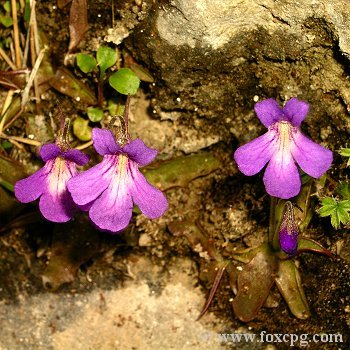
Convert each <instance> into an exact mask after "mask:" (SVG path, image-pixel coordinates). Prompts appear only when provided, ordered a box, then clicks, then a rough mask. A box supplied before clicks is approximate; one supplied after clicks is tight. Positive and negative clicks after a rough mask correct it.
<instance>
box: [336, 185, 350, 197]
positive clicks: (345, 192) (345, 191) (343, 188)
mask: <svg viewBox="0 0 350 350" xmlns="http://www.w3.org/2000/svg"><path fill="white" fill-rule="evenodd" d="M337 193H339V194H340V195H341V196H342V197H343V198H344V199H350V190H349V185H348V183H347V182H345V181H342V182H340V183H339V186H338V188H337Z"/></svg>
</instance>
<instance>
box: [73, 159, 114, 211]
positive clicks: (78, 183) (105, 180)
mask: <svg viewBox="0 0 350 350" xmlns="http://www.w3.org/2000/svg"><path fill="white" fill-rule="evenodd" d="M117 157H118V156H110V155H106V156H104V157H103V160H102V162H101V163H99V164H97V165H95V166H93V167H92V168H90V169H88V170H86V171H84V172H82V173H80V174H78V175H76V176H74V177H73V178H71V179H70V180H69V181H68V190H69V192H70V193H71V195H72V198H73V200H74V202H75V203H76V204H78V205H83V206H85V205H87V204H88V203H90V202H92V201H93V200H95V199H96V198H97V197H98V196H99V195H100V194H101V193H102V192H103V191H104V190H105V189H106V188H107V187H108V185H109V183H110V182H111V180H112V174H113V172H114V171H115V169H116V164H117Z"/></svg>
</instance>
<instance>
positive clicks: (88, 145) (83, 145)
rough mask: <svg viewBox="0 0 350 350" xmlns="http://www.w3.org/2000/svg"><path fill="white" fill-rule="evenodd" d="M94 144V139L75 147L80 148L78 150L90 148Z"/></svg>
mask: <svg viewBox="0 0 350 350" xmlns="http://www.w3.org/2000/svg"><path fill="white" fill-rule="evenodd" d="M91 145H92V141H89V142H86V143H83V144H82V145H79V146H77V147H75V149H78V150H80V151H81V150H83V149H85V148H88V147H90V146H91Z"/></svg>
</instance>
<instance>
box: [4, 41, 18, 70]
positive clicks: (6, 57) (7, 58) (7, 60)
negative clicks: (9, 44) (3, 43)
mask: <svg viewBox="0 0 350 350" xmlns="http://www.w3.org/2000/svg"><path fill="white" fill-rule="evenodd" d="M0 56H1V57H2V58H3V59H4V61H6V63H7V64H8V65H9V66H10V68H11V69H12V70H16V69H17V67H16V65H15V64H14V63H13V62H12V61H11V59H10V57H9V56H7V55H6V53H5V51H4V50H3V49H2V48H1V47H0Z"/></svg>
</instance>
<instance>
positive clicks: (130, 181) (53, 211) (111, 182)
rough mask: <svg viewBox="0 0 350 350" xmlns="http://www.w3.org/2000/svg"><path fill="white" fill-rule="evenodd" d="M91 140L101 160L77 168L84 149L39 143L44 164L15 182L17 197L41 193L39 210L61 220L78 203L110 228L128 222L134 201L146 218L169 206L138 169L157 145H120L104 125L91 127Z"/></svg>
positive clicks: (113, 229)
mask: <svg viewBox="0 0 350 350" xmlns="http://www.w3.org/2000/svg"><path fill="white" fill-rule="evenodd" d="M92 140H93V144H94V147H95V149H96V151H97V152H98V153H99V154H100V155H102V156H103V160H102V162H101V163H99V164H98V165H96V166H94V167H92V168H91V169H89V170H87V171H85V172H82V173H80V174H78V171H77V169H76V165H85V164H86V163H87V162H88V161H89V157H88V156H87V155H85V154H84V153H82V152H80V151H78V150H76V149H69V150H67V151H65V150H62V149H61V148H60V147H59V145H57V144H46V145H44V146H42V148H41V150H40V155H41V158H42V160H43V161H44V162H46V164H45V166H44V167H43V168H41V169H40V170H39V171H37V172H36V173H34V174H33V175H31V176H29V177H28V178H26V179H23V180H20V181H18V182H17V183H16V185H15V195H16V197H17V199H18V200H19V201H20V202H22V203H28V202H31V201H34V200H36V199H38V198H39V197H40V203H39V208H40V211H41V212H42V214H43V216H44V217H45V218H46V219H48V220H50V221H53V222H66V221H68V220H70V219H71V218H72V217H73V215H74V213H75V211H76V210H77V209H82V210H87V211H89V216H90V219H91V220H92V222H93V223H94V224H95V225H96V226H97V227H98V228H99V229H101V230H106V231H111V232H119V231H121V230H123V229H124V228H125V227H126V226H127V225H128V224H129V222H130V220H131V216H132V209H133V205H134V204H136V205H137V206H138V207H139V208H140V210H141V211H142V212H143V213H144V214H145V215H146V216H148V217H149V218H151V219H155V218H158V217H160V216H162V215H163V214H164V212H165V211H166V209H167V207H168V202H167V199H166V197H165V196H164V194H163V193H162V192H161V191H160V190H158V189H157V188H155V187H154V186H152V185H150V184H149V183H148V182H147V180H146V179H145V177H144V176H143V175H142V173H141V172H140V171H139V169H138V167H139V166H144V165H147V164H149V163H150V162H152V161H153V160H154V158H155V157H156V155H157V151H156V150H155V149H152V148H148V147H147V146H146V145H145V144H144V143H143V141H142V140H140V139H136V140H132V141H130V142H128V143H127V144H126V145H124V146H123V147H121V146H120V145H119V144H118V143H117V142H116V140H115V138H114V136H113V134H112V132H111V131H110V130H107V129H98V128H95V129H93V132H92Z"/></svg>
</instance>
